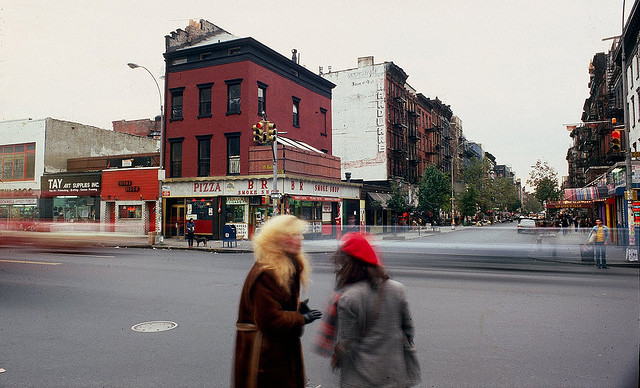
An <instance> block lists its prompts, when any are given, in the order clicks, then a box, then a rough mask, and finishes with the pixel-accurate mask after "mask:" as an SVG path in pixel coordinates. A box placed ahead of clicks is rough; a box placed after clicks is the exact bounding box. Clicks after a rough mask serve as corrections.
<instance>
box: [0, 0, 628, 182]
mask: <svg viewBox="0 0 640 388" xmlns="http://www.w3.org/2000/svg"><path fill="white" fill-rule="evenodd" d="M632 5H633V2H632V1H627V2H626V7H625V8H626V11H625V14H624V15H625V18H626V16H628V13H629V11H630V9H631V6H632ZM190 19H193V20H199V19H206V20H208V21H210V22H211V23H213V24H216V25H217V26H219V27H221V28H223V29H225V30H227V31H228V32H230V33H232V34H234V35H237V36H240V37H247V36H250V37H253V38H254V39H256V40H258V41H260V42H262V43H263V44H265V45H267V46H269V47H271V48H272V49H274V50H275V51H277V52H279V53H281V54H282V55H284V56H286V57H291V50H292V49H293V48H295V49H297V50H298V53H299V58H300V64H301V65H303V66H306V67H307V69H309V70H311V71H313V72H316V73H317V72H318V68H319V66H322V67H323V68H324V71H325V72H326V71H327V69H328V67H329V66H331V67H332V70H334V71H336V70H343V69H349V68H354V67H357V58H358V57H363V56H373V57H374V61H375V63H381V62H386V61H392V62H394V63H395V64H396V65H398V66H400V67H401V68H402V69H403V70H404V71H405V73H406V74H407V75H408V76H409V78H408V79H407V82H408V83H409V84H410V85H411V86H412V87H413V88H414V89H416V90H417V91H418V92H420V93H422V94H424V95H425V96H427V97H430V98H435V97H438V98H439V99H440V100H442V101H443V102H444V103H445V104H447V105H450V107H451V109H452V110H453V112H454V114H455V115H456V116H458V117H460V118H461V119H462V124H463V132H464V134H465V136H466V137H467V139H468V140H470V141H474V142H476V143H480V144H482V145H483V147H484V149H485V151H487V152H490V153H491V154H493V155H494V156H495V157H496V162H497V163H498V164H506V165H508V166H510V167H511V168H512V170H513V171H514V172H515V174H516V177H518V178H521V179H522V181H523V182H525V181H526V180H527V179H528V177H529V173H530V171H531V166H533V165H535V163H536V161H537V160H543V161H546V162H547V163H548V164H549V165H550V166H551V167H553V168H554V169H555V170H556V171H557V172H558V175H559V177H560V179H562V176H565V175H567V162H566V159H565V158H566V154H567V149H568V148H569V147H570V146H571V138H570V137H569V132H568V131H567V130H566V126H565V124H575V123H579V122H580V119H581V115H582V107H583V104H584V101H585V99H586V98H587V97H588V95H589V89H588V83H589V73H588V67H589V63H590V61H591V59H592V58H593V56H594V54H596V53H597V52H607V51H608V50H609V49H610V48H611V41H603V39H604V38H608V37H612V36H617V35H620V33H621V31H622V19H623V0H559V1H558V0H553V1H551V0H538V1H532V0H522V1H513V0H484V1H477V0H449V1H442V0H423V1H418V0H414V1H406V0H395V1H393V2H390V1H379V0H349V1H343V0H325V1H315V2H311V1H305V0H298V1H272V0H264V1H249V0H235V1H231V0H215V1H212V0H209V1H205V0H182V1H166V0H155V1H150V0H141V1H130V0H105V1H98V0H56V1H45V0H0V121H6V120H16V119H26V118H33V119H42V118H45V117H53V118H56V119H60V120H69V121H75V122H79V123H82V124H87V125H94V126H97V127H100V128H105V129H111V128H112V124H111V122H112V121H115V120H122V119H125V120H135V119H146V118H149V119H151V118H153V117H155V116H156V115H157V114H159V113H160V96H159V95H158V90H157V88H156V85H155V83H154V82H153V79H152V78H151V77H150V76H149V74H147V73H146V72H145V71H144V70H143V69H135V70H132V69H130V68H129V67H128V66H127V63H128V62H134V63H137V64H140V65H142V66H145V67H146V68H148V69H149V71H150V72H151V73H152V74H153V75H154V76H155V77H156V79H157V80H158V82H159V83H160V87H161V89H162V82H163V75H164V58H163V53H164V51H165V46H164V42H165V40H164V37H165V35H167V34H169V33H170V32H172V31H175V30H176V29H179V28H181V29H184V28H185V27H186V26H187V25H188V24H189V20H190Z"/></svg>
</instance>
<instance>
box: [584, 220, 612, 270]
mask: <svg viewBox="0 0 640 388" xmlns="http://www.w3.org/2000/svg"><path fill="white" fill-rule="evenodd" d="M592 236H595V237H594V241H593V245H594V248H595V255H596V267H598V268H609V267H607V248H606V245H607V244H608V242H609V228H608V227H607V226H606V225H603V224H602V219H601V218H596V225H595V226H594V227H593V228H591V232H589V241H591V239H592ZM601 260H602V265H601V264H600V261H601Z"/></svg>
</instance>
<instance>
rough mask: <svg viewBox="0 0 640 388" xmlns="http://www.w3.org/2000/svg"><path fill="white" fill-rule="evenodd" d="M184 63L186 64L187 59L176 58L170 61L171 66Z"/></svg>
mask: <svg viewBox="0 0 640 388" xmlns="http://www.w3.org/2000/svg"><path fill="white" fill-rule="evenodd" d="M184 63H187V58H176V59H173V60H171V65H174V66H175V65H182V64H184Z"/></svg>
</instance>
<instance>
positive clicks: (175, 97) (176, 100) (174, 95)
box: [169, 87, 184, 121]
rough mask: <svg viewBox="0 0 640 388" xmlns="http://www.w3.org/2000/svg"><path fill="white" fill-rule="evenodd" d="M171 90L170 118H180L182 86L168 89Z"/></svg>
mask: <svg viewBox="0 0 640 388" xmlns="http://www.w3.org/2000/svg"><path fill="white" fill-rule="evenodd" d="M169 92H171V120H172V121H173V120H182V93H183V92H184V87H182V88H175V89H171V90H169Z"/></svg>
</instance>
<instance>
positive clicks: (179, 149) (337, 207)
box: [163, 20, 364, 239]
mask: <svg viewBox="0 0 640 388" xmlns="http://www.w3.org/2000/svg"><path fill="white" fill-rule="evenodd" d="M164 57H165V62H166V76H165V96H166V97H165V107H166V109H165V131H164V136H163V138H164V152H163V161H164V163H163V165H164V168H165V170H166V179H165V180H164V181H163V204H164V205H163V209H164V211H163V213H164V214H163V233H164V236H165V237H169V238H171V237H180V236H183V235H184V226H185V224H186V221H187V220H188V219H190V218H192V219H193V220H194V221H195V224H196V228H195V229H196V231H195V233H196V234H199V235H202V236H206V237H208V238H212V239H221V238H223V237H224V236H226V235H227V234H226V232H225V228H228V227H235V230H236V235H237V236H238V238H250V237H251V236H252V234H253V233H255V231H256V230H257V229H258V228H259V227H260V225H261V224H262V223H263V222H264V221H265V220H266V219H268V218H269V217H271V216H272V215H273V214H274V213H288V214H294V215H296V216H298V217H300V218H302V219H304V220H306V221H308V222H309V231H308V232H309V234H312V235H318V236H320V235H321V236H323V237H325V236H327V235H332V236H337V235H339V234H340V232H341V228H340V225H341V219H342V218H343V217H344V215H345V214H347V213H346V212H347V211H354V210H355V211H359V210H360V201H359V193H360V192H359V187H360V186H361V185H358V184H355V183H350V182H341V180H340V167H339V166H340V159H339V158H337V157H334V156H332V139H333V136H332V118H331V109H332V106H331V97H332V89H333V87H334V86H335V85H334V84H333V83H331V82H330V81H328V80H325V79H324V78H322V77H321V76H319V75H317V74H314V73H313V72H311V71H309V70H307V69H306V68H304V67H303V66H300V65H299V64H298V63H297V61H296V60H295V57H294V58H291V59H289V58H286V57H285V56H283V55H281V54H279V53H277V52H275V51H274V50H272V49H270V48H269V47H267V46H265V45H263V44H262V43H260V42H258V41H257V40H255V39H253V38H238V37H236V36H234V35H232V34H230V33H228V32H227V31H224V30H223V29H221V28H219V27H217V26H215V25H213V24H211V23H209V22H207V21H206V20H200V21H199V22H194V21H192V22H190V24H189V26H188V27H187V28H186V29H185V30H181V29H180V30H176V31H175V32H172V33H171V34H170V35H168V36H166V52H165V54H164ZM263 110H264V112H265V114H266V116H267V120H269V121H270V122H272V123H275V125H276V127H277V129H278V134H279V140H278V152H277V153H278V165H277V172H278V178H277V180H274V179H273V160H272V156H271V155H272V151H271V144H265V145H257V144H256V143H255V142H254V140H253V130H252V127H253V126H254V125H255V124H256V123H257V122H259V121H260V120H262V111H263ZM207 155H209V158H207V157H206V156H207ZM274 182H275V185H274ZM270 198H279V199H278V200H277V202H276V205H273V204H271V203H269V199H270ZM343 205H344V207H343ZM350 214H351V213H350ZM361 220H362V222H364V215H363V216H362V217H361Z"/></svg>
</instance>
